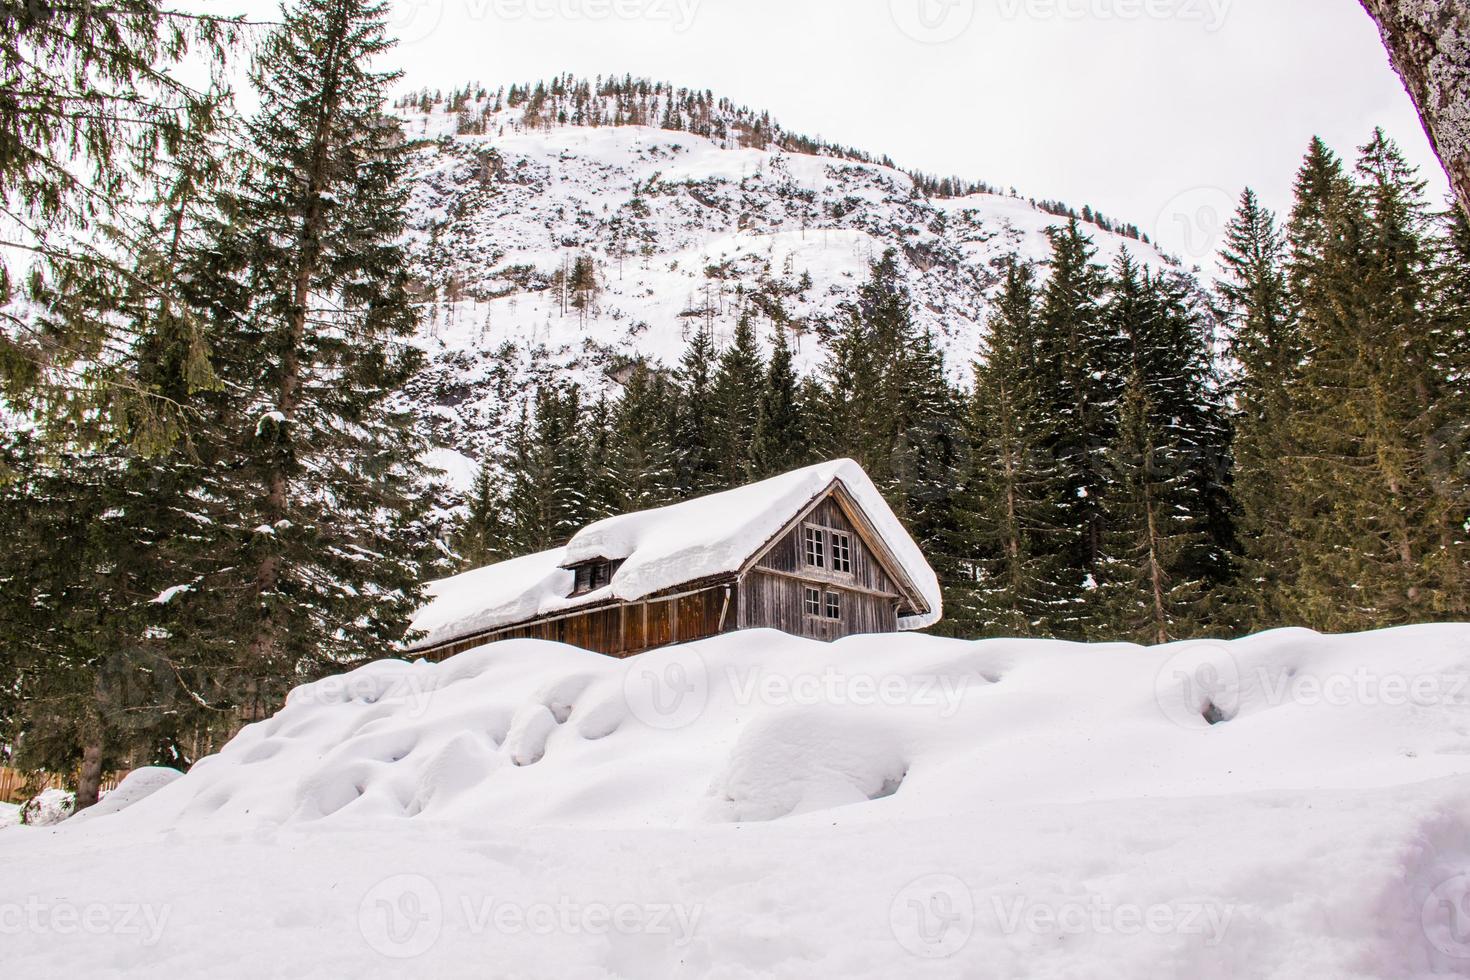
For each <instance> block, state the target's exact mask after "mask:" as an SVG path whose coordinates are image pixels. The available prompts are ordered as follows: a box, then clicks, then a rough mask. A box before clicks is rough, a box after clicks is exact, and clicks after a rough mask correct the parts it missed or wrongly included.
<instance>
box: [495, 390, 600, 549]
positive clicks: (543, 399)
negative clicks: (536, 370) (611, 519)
mask: <svg viewBox="0 0 1470 980" xmlns="http://www.w3.org/2000/svg"><path fill="white" fill-rule="evenodd" d="M581 419H582V401H581V393H580V392H579V391H578V389H577V388H576V387H575V386H571V387H567V388H556V387H549V386H544V387H542V388H539V389H537V391H536V394H535V397H534V399H533V404H532V405H523V406H522V408H521V414H520V418H519V420H518V422H517V424H516V426H515V428H514V430H513V432H512V433H511V436H510V440H509V443H508V445H507V447H506V452H505V454H504V457H503V458H502V459H501V460H500V461H499V463H498V465H497V466H496V469H497V470H499V471H500V473H501V474H502V476H501V478H500V480H499V484H500V490H499V492H498V493H496V492H494V491H491V493H490V497H489V501H490V502H489V504H488V506H486V507H484V508H483V510H482V508H481V507H480V506H479V505H478V504H477V505H476V506H475V507H474V508H473V509H472V511H471V513H472V517H474V519H475V523H474V524H472V525H471V528H473V529H475V530H476V531H478V530H479V529H481V528H483V529H484V530H485V531H488V532H489V533H492V534H496V537H495V538H494V539H493V542H492V547H491V548H490V549H489V550H490V551H491V553H492V555H493V557H494V558H496V559H504V558H514V557H519V556H521V555H528V554H534V553H536V552H540V551H546V550H548V549H550V548H554V547H557V546H559V545H562V544H565V543H566V542H567V541H569V540H570V539H571V537H572V535H574V534H576V532H577V531H579V530H580V529H581V528H582V527H583V525H585V524H586V523H588V512H589V509H590V507H589V500H588V489H589V486H590V483H591V480H590V469H589V468H590V460H589V454H588V449H587V445H586V441H585V438H586V437H585V435H584V433H583V431H582V429H581ZM476 496H477V497H478V496H479V494H478V492H477V495H476Z"/></svg>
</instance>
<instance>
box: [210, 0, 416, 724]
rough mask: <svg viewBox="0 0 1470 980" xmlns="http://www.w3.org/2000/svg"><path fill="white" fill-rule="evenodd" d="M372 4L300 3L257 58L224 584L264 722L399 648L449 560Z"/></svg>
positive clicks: (238, 234) (220, 583)
mask: <svg viewBox="0 0 1470 980" xmlns="http://www.w3.org/2000/svg"><path fill="white" fill-rule="evenodd" d="M385 16H386V14H385V12H384V10H383V8H382V7H381V5H379V4H376V3H373V2H371V0H299V2H296V3H294V4H292V5H290V6H288V7H287V8H286V9H285V10H284V12H283V23H282V24H281V26H279V27H278V28H276V29H275V30H274V31H273V32H272V33H271V35H270V36H269V38H268V39H267V40H266V42H265V43H264V45H263V47H262V49H261V51H260V53H259V54H258V56H257V58H256V60H255V63H254V65H253V68H252V80H253V82H254V84H255V86H256V88H257V89H258V91H259V92H260V94H261V99H262V104H261V108H260V111H259V113H258V114H257V116H256V117H255V119H254V120H253V121H252V122H251V125H250V127H249V129H250V136H251V143H252V147H251V148H252V152H253V154H254V156H255V158H256V160H257V164H256V165H255V167H254V168H253V170H252V172H251V173H250V174H249V175H248V176H247V177H246V179H244V180H243V181H242V182H241V186H240V188H239V190H238V191H237V192H236V193H235V194H234V195H233V196H232V197H231V198H230V199H229V200H228V212H229V213H228V217H229V221H228V223H225V224H223V225H222V227H221V228H220V233H219V244H218V247H217V253H218V254H217V255H216V256H215V257H214V258H215V262H214V266H215V268H216V269H217V270H218V272H219V273H220V274H221V278H220V281H219V282H218V283H217V284H216V287H215V289H214V295H215V297H216V300H215V312H216V315H217V317H218V322H219V323H220V324H221V328H220V330H219V338H220V339H219V342H218V344H217V346H216V351H215V359H216V370H217V372H218V373H219V375H220V376H221V378H222V379H223V381H224V382H225V389H224V391H223V392H222V393H221V395H220V397H219V398H217V399H216V400H215V406H214V422H215V424H216V426H217V427H218V431H220V432H221V433H223V440H222V443H221V445H219V446H218V447H217V449H216V452H217V457H218V458H216V459H214V460H212V461H211V462H212V465H213V466H214V467H215V468H216V469H217V470H218V471H220V472H227V473H228V474H229V482H228V484H227V485H221V486H220V487H219V488H218V491H217V492H218V493H219V494H220V495H221V496H222V497H224V498H226V499H228V500H229V503H230V506H229V508H228V510H229V513H230V515H231V520H230V521H229V522H228V523H227V524H225V525H223V526H222V527H221V537H222V538H223V540H221V541H220V542H218V544H217V545H216V546H215V551H216V552H217V553H219V554H221V555H223V556H227V558H228V560H227V562H226V563H224V564H223V567H222V568H221V570H220V572H219V574H218V576H217V580H216V581H215V582H214V583H213V588H212V589H211V590H210V592H211V593H212V594H213V595H215V596H217V597H221V598H222V599H223V600H224V601H226V602H228V604H229V609H228V610H227V613H228V615H229V616H230V617H231V620H232V621H230V622H228V624H227V625H226V624H225V622H224V620H223V619H221V620H220V622H221V624H222V625H224V626H225V628H227V629H229V630H230V631H231V632H232V633H233V634H234V635H235V636H238V637H239V638H240V640H239V645H238V650H239V654H238V659H239V674H240V676H241V677H242V678H243V687H244V690H243V692H242V694H241V695H240V701H241V702H242V708H243V710H244V712H245V715H246V717H253V716H258V715H259V714H260V713H263V712H266V711H269V710H271V709H272V708H273V706H274V705H273V704H272V701H273V700H276V699H277V698H278V696H279V694H280V693H281V692H282V691H283V690H284V689H286V688H287V687H289V686H290V685H292V684H294V683H296V682H297V681H299V680H300V679H302V678H303V677H310V676H313V675H315V674H317V673H319V672H321V671H326V670H333V669H338V668H340V666H341V665H342V664H345V663H355V662H360V661H362V660H364V659H370V658H373V657H377V656H383V655H385V654H387V653H388V652H389V651H390V650H391V649H392V648H393V645H394V644H396V643H397V642H398V641H399V640H400V639H401V638H402V637H403V634H404V630H405V627H406V624H407V620H408V618H409V616H410V615H411V613H412V612H413V610H414V608H415V607H416V605H417V604H418V586H419V583H420V582H422V581H423V580H424V579H425V578H427V577H429V575H428V574H426V573H429V572H431V570H432V568H433V558H432V555H431V552H430V551H429V550H428V548H427V545H428V542H427V540H426V537H427V529H426V526H425V524H424V520H423V514H424V509H425V507H426V501H427V499H428V494H427V493H426V492H425V491H424V488H423V486H422V482H423V481H422V478H421V476H420V474H419V466H418V463H417V456H418V454H419V452H420V450H421V448H422V444H421V440H420V437H419V434H418V432H417V430H416V427H415V423H414V422H413V417H412V415H411V413H410V411H409V408H408V406H407V405H406V404H404V403H402V402H401V401H399V400H396V399H395V398H394V395H395V393H396V392H398V391H400V390H401V389H402V388H403V385H404V383H405V382H406V381H407V380H408V379H409V378H410V377H411V376H412V375H413V374H414V372H415V371H416V370H417V369H418V366H419V363H420V360H421V355H420V354H419V352H418V351H417V350H416V349H415V348H413V347H412V346H410V345H408V344H407V343H405V341H406V340H407V338H408V336H409V335H410V334H411V333H412V331H413V330H414V329H415V326H416V324H417V313H416V310H415V308H414V305H413V302H412V299H411V296H410V293H409V288H408V274H407V271H406V269H407V262H406V259H405V255H404V251H403V229H404V205H405V201H406V194H407V190H406V186H405V183H404V179H403V178H404V168H405V164H406V157H405V154H406V152H407V146H406V143H405V141H404V139H403V135H402V133H401V131H400V129H399V127H398V124H397V123H396V121H394V120H393V119H392V118H390V117H389V116H388V115H387V114H386V113H385V111H384V104H385V91H386V88H387V86H388V85H389V84H391V83H392V82H393V80H394V79H395V78H396V76H394V75H391V74H381V73H375V72H373V71H370V70H369V67H368V66H369V65H371V64H373V63H374V62H376V61H377V60H378V59H379V58H380V57H381V56H383V55H384V54H385V53H386V51H387V50H388V48H389V47H390V42H389V41H388V40H387V39H386V37H385V34H384V18H385Z"/></svg>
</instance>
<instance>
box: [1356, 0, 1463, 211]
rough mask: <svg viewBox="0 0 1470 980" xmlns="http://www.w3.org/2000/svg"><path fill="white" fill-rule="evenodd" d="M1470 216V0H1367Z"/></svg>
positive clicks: (1426, 128) (1396, 66)
mask: <svg viewBox="0 0 1470 980" xmlns="http://www.w3.org/2000/svg"><path fill="white" fill-rule="evenodd" d="M1362 3H1363V6H1364V7H1365V8H1366V9H1367V11H1368V13H1369V14H1371V15H1372V16H1373V19H1374V20H1375V21H1377V22H1378V29H1379V33H1381V34H1382V35H1383V43H1384V45H1385V46H1386V47H1387V48H1388V53H1389V55H1390V56H1391V58H1392V60H1393V66H1394V68H1395V69H1396V70H1397V71H1398V73H1399V76H1400V77H1401V78H1403V80H1404V87H1405V88H1407V89H1408V90H1409V95H1410V96H1412V97H1413V99H1414V104H1415V105H1416V106H1418V108H1419V118H1420V120H1422V121H1423V123H1424V131H1425V132H1427V133H1428V134H1429V141H1430V143H1432V144H1433V145H1434V152H1435V153H1436V154H1437V155H1438V156H1439V160H1440V163H1442V164H1443V165H1444V169H1445V173H1446V174H1447V175H1448V176H1449V179H1450V186H1451V187H1452V188H1454V191H1455V196H1456V197H1457V198H1458V199H1459V201H1460V207H1462V208H1464V209H1465V213H1466V214H1470V0H1362Z"/></svg>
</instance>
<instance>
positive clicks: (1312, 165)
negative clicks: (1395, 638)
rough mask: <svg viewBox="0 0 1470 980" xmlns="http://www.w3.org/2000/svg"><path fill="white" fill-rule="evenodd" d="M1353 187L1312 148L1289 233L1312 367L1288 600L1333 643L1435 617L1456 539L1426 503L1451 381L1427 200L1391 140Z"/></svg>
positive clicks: (1303, 385) (1297, 467)
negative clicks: (1348, 634) (1442, 355)
mask: <svg viewBox="0 0 1470 980" xmlns="http://www.w3.org/2000/svg"><path fill="white" fill-rule="evenodd" d="M1324 160H1325V161H1326V162H1325V163H1324V162H1323V161H1324ZM1324 174H1325V176H1323V175H1324ZM1357 175H1358V180H1357V182H1356V183H1354V182H1353V181H1351V180H1350V179H1349V178H1347V177H1346V175H1344V174H1342V171H1341V167H1340V165H1336V161H1335V158H1330V157H1328V156H1326V155H1325V152H1324V151H1323V150H1321V149H1319V147H1318V146H1317V145H1315V144H1314V146H1313V150H1312V152H1311V153H1310V154H1309V156H1308V161H1307V164H1306V165H1305V166H1304V168H1303V175H1302V178H1301V179H1300V180H1299V182H1298V186H1299V189H1300V191H1301V196H1300V197H1299V199H1298V202H1297V207H1296V210H1295V212H1294V215H1293V223H1292V226H1291V238H1292V243H1293V266H1292V279H1291V287H1292V292H1293V297H1294V299H1295V301H1296V303H1297V308H1298V312H1299V315H1300V317H1301V324H1302V332H1303V338H1304V341H1305V344H1306V350H1307V354H1306V357H1305V359H1304V364H1303V369H1302V372H1301V378H1300V381H1299V383H1298V385H1297V386H1296V391H1297V395H1296V397H1295V398H1294V401H1293V407H1294V413H1293V424H1292V427H1291V436H1292V439H1293V442H1294V446H1293V448H1294V456H1293V459H1292V462H1293V473H1292V479H1293V489H1294V493H1293V495H1292V501H1291V502H1292V504H1293V505H1294V506H1293V509H1292V528H1293V532H1294V539H1295V546H1296V548H1297V549H1298V552H1299V554H1300V555H1301V556H1302V559H1301V566H1300V570H1299V572H1298V574H1297V576H1296V580H1295V582H1294V583H1293V587H1292V589H1291V593H1290V594H1291V596H1292V598H1293V600H1294V603H1295V612H1296V614H1297V615H1298V616H1299V617H1300V619H1301V620H1302V621H1304V622H1306V623H1307V624H1309V625H1312V626H1316V627H1318V628H1323V629H1332V630H1350V629H1360V628H1371V627H1376V626H1383V625H1387V624H1395V623H1405V622H1412V621H1416V620H1419V619H1422V618H1425V617H1428V616H1431V615H1434V614H1435V608H1436V606H1437V605H1439V604H1440V603H1441V602H1442V601H1443V597H1444V596H1445V586H1444V580H1443V578H1442V577H1441V576H1442V573H1443V568H1444V566H1445V561H1442V560H1440V559H1441V558H1443V557H1444V556H1443V555H1442V551H1443V549H1444V548H1445V547H1446V546H1447V544H1448V539H1447V538H1446V532H1448V531H1449V530H1450V529H1449V528H1448V527H1446V526H1445V519H1447V517H1448V515H1447V514H1445V513H1444V512H1442V511H1437V509H1436V507H1435V505H1434V503H1433V501H1434V499H1435V498H1434V496H1433V494H1432V492H1430V484H1431V483H1432V477H1431V475H1430V472H1429V466H1428V460H1429V458H1430V457H1431V456H1432V455H1433V446H1432V440H1433V431H1434V425H1433V420H1432V417H1433V412H1434V407H1435V406H1437V405H1439V404H1441V403H1442V400H1443V387H1444V379H1442V378H1440V377H1438V376H1437V375H1436V370H1435V368H1434V361H1435V360H1436V359H1437V358H1436V356H1435V350H1434V344H1435V338H1434V337H1433V335H1431V336H1429V337H1426V336H1425V334H1424V330H1423V312H1422V311H1423V309H1424V308H1425V307H1426V305H1427V302H1428V300H1429V298H1430V296H1431V294H1432V272H1431V265H1430V260H1431V255H1432V250H1431V249H1430V248H1429V246H1428V242H1427V240H1426V233H1427V220H1428V216H1427V212H1426V208H1425V204H1424V202H1423V199H1422V190H1423V185H1422V183H1421V182H1420V181H1419V180H1418V179H1417V176H1416V175H1415V174H1414V173H1413V172H1412V171H1411V169H1410V168H1409V167H1408V166H1407V165H1406V164H1405V163H1404V161H1403V159H1402V157H1401V155H1400V154H1399V153H1398V150H1397V148H1396V147H1395V146H1394V145H1393V144H1392V143H1391V142H1390V141H1389V140H1387V138H1386V137H1385V136H1384V135H1383V134H1382V133H1381V132H1379V133H1376V134H1375V135H1374V138H1373V140H1372V141H1371V142H1370V143H1369V144H1368V145H1367V146H1365V147H1364V148H1363V151H1362V157H1361V160H1360V163H1359V165H1358V168H1357ZM1451 536H1452V535H1451ZM1447 560H1448V561H1449V562H1451V563H1452V562H1453V559H1447Z"/></svg>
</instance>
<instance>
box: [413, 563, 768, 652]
mask: <svg viewBox="0 0 1470 980" xmlns="http://www.w3.org/2000/svg"><path fill="white" fill-rule="evenodd" d="M738 622H739V595H738V590H737V588H736V583H735V581H734V580H733V579H731V580H730V581H729V582H722V583H718V584H715V585H711V586H709V587H707V588H704V589H699V590H697V591H692V592H687V593H682V594H681V593H664V594H663V595H659V596H653V597H651V598H649V599H646V600H642V601H639V602H628V603H613V604H609V605H606V606H600V607H598V608H596V609H589V610H585V611H579V612H575V613H569V614H566V615H562V616H556V617H552V618H548V619H541V620H535V621H532V622H527V623H522V624H519V625H516V626H508V627H505V628H504V629H498V630H492V631H490V632H486V633H482V634H480V635H478V636H472V637H468V638H466V639H463V640H456V641H455V642H453V643H450V644H446V645H444V646H440V647H435V648H433V649H430V650H425V651H421V652H418V653H416V654H415V656H419V657H424V658H425V659H428V660H434V661H439V660H446V659H448V658H449V657H452V656H455V655H456V654H460V653H464V652H465V651H467V650H474V649H476V648H478V647H482V646H485V645H486V644H489V643H499V642H500V641H502V640H550V641H552V642H555V643H566V644H570V645H571V646H575V647H581V648H582V649H584V650H591V651H592V652H593V653H603V654H607V655H608V656H610V657H631V656H632V655H634V654H636V653H642V652H643V651H645V650H652V649H654V648H655V647H662V646H668V645H670V644H672V643H689V642H692V641H694V640H703V639H708V638H709V637H711V636H715V635H717V634H718V633H721V632H730V631H731V630H734V629H735V628H736V626H737V624H738Z"/></svg>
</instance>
